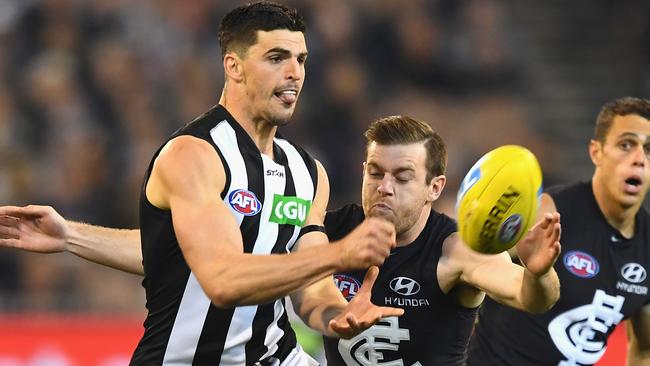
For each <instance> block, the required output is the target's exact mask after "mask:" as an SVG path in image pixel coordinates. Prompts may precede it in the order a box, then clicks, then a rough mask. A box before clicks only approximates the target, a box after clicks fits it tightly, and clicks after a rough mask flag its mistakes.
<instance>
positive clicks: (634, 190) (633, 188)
mask: <svg viewBox="0 0 650 366" xmlns="http://www.w3.org/2000/svg"><path fill="white" fill-rule="evenodd" d="M624 189H625V193H627V194H634V195H636V194H639V193H640V192H641V190H642V189H643V180H642V179H641V177H640V176H638V175H632V176H630V177H628V178H627V179H626V180H625V185H624Z"/></svg>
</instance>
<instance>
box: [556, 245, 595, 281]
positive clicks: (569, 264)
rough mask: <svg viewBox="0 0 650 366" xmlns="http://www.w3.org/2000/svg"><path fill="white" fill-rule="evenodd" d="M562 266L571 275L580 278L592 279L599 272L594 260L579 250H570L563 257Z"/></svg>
mask: <svg viewBox="0 0 650 366" xmlns="http://www.w3.org/2000/svg"><path fill="white" fill-rule="evenodd" d="M564 266H565V267H566V269H568V270H569V271H570V272H571V273H573V274H574V275H576V276H578V277H582V278H591V277H594V276H595V275H597V274H598V272H599V271H600V265H598V261H597V260H596V258H594V257H592V256H590V255H589V254H587V253H585V252H581V251H579V250H572V251H570V252H568V253H567V254H565V255H564Z"/></svg>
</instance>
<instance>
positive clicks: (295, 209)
mask: <svg viewBox="0 0 650 366" xmlns="http://www.w3.org/2000/svg"><path fill="white" fill-rule="evenodd" d="M272 207H273V210H272V211H271V217H270V218H269V221H271V222H275V223H276V224H290V225H295V226H298V227H303V226H304V225H305V221H306V220H307V215H308V214H309V209H310V208H311V201H309V200H304V199H302V198H298V197H294V196H282V195H279V194H276V195H275V196H274V197H273V206H272Z"/></svg>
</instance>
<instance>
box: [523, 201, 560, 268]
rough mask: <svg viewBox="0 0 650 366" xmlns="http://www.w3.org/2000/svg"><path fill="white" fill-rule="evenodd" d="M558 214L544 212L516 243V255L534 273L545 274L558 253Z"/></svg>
mask: <svg viewBox="0 0 650 366" xmlns="http://www.w3.org/2000/svg"><path fill="white" fill-rule="evenodd" d="M560 236H561V226H560V214H559V213H557V212H554V213H546V214H545V215H544V217H543V218H542V219H541V220H540V221H539V222H538V223H536V224H535V225H534V226H533V227H532V228H531V229H530V230H529V231H528V233H527V234H526V236H524V238H523V239H521V240H520V241H519V243H517V255H518V256H519V259H521V261H522V263H523V264H524V266H525V267H526V268H527V269H528V270H529V271H530V272H531V273H532V274H534V275H536V276H542V275H544V274H546V273H547V272H548V271H549V270H550V269H551V267H553V264H555V260H556V259H557V257H558V256H559V255H560V249H561V245H560Z"/></svg>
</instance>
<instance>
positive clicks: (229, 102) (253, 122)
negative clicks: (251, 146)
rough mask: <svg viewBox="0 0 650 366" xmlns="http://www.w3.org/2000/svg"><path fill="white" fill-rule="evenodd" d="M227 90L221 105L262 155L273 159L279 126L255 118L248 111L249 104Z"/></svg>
mask: <svg viewBox="0 0 650 366" xmlns="http://www.w3.org/2000/svg"><path fill="white" fill-rule="evenodd" d="M227 90H228V88H227V87H225V88H224V90H223V92H222V93H221V98H220V99H219V104H220V105H221V106H223V107H224V108H226V110H227V111H228V113H230V114H231V115H232V116H233V117H234V118H235V120H236V121H237V123H239V125H240V126H242V128H243V129H244V131H246V133H247V134H248V136H250V138H251V140H253V142H254V143H255V145H256V146H257V148H258V149H259V150H260V153H262V154H265V155H268V156H270V157H271V158H273V138H274V137H275V132H276V131H277V126H274V125H272V124H271V123H269V122H268V121H265V120H262V119H260V118H259V117H255V116H253V115H252V113H250V111H249V110H248V109H247V104H246V103H244V101H243V100H242V98H241V97H238V96H236V95H233V94H232V93H228V91H227Z"/></svg>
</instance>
